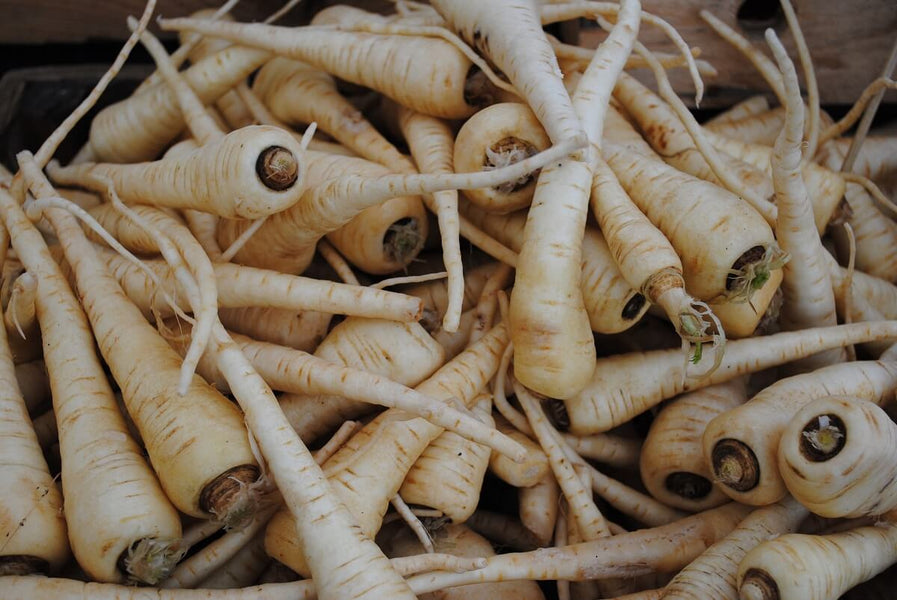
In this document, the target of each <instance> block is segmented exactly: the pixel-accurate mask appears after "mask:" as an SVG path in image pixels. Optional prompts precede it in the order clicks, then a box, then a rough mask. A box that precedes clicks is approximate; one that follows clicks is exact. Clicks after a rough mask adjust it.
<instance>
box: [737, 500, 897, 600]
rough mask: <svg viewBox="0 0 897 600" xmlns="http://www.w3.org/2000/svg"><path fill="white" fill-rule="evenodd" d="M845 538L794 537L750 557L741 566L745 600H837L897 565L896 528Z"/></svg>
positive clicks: (862, 530)
mask: <svg viewBox="0 0 897 600" xmlns="http://www.w3.org/2000/svg"><path fill="white" fill-rule="evenodd" d="M895 516H897V515H894V514H893V513H891V514H890V515H888V516H887V517H886V519H885V520H884V521H882V522H880V523H878V524H876V525H873V526H867V527H858V528H856V529H851V530H849V531H845V532H843V533H835V534H830V535H809V534H800V533H790V534H787V535H783V536H780V537H777V538H775V539H773V540H767V541H765V542H763V543H762V544H760V545H759V546H757V547H756V548H754V549H753V550H751V551H750V552H748V554H747V555H746V556H745V557H744V559H743V560H742V561H741V563H740V564H739V567H738V593H739V594H740V598H741V599H742V600H792V599H793V600H798V599H799V600H836V599H837V598H839V597H840V596H841V595H842V594H843V593H844V592H846V591H847V590H849V589H850V588H852V587H854V586H855V585H857V584H859V583H861V582H863V581H866V580H867V579H870V578H872V577H873V576H875V575H876V574H878V573H880V572H882V571H884V570H885V569H886V568H888V567H889V566H891V565H892V564H894V562H895V561H897V523H895V522H894V520H893V519H894V517H895Z"/></svg>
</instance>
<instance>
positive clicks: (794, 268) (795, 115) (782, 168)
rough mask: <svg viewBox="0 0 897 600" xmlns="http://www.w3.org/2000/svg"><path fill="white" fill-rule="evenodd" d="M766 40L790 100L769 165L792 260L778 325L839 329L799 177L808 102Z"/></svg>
mask: <svg viewBox="0 0 897 600" xmlns="http://www.w3.org/2000/svg"><path fill="white" fill-rule="evenodd" d="M766 41H767V43H768V44H769V46H770V48H771V49H772V53H773V56H774V57H775V59H776V62H777V63H778V65H779V69H780V70H781V72H782V81H783V84H784V87H785V100H786V104H785V122H784V124H783V128H782V131H781V133H780V134H779V135H778V137H777V138H776V142H775V146H774V151H773V156H772V163H771V166H772V181H773V186H774V187H775V203H776V208H778V214H777V217H776V225H775V230H776V240H777V241H778V243H779V247H781V249H782V250H783V251H784V252H787V253H788V255H789V257H790V258H789V259H788V262H786V263H785V265H784V266H783V267H782V271H783V275H784V277H783V279H782V286H781V287H782V293H783V297H782V308H781V310H780V312H779V322H780V323H781V325H782V328H783V329H785V330H799V329H806V328H808V327H822V326H829V325H837V324H838V316H837V314H836V312H835V295H834V293H833V291H832V281H831V277H830V276H829V271H828V266H827V264H826V253H827V250H826V249H825V248H824V247H823V245H822V240H821V238H820V237H819V234H818V233H817V231H816V225H815V221H814V217H813V205H812V204H811V202H810V197H809V195H808V193H807V188H806V186H805V185H804V182H803V178H802V176H801V168H800V166H801V162H802V145H803V143H804V141H803V134H804V103H803V100H802V99H801V95H800V86H799V84H798V81H797V73H796V71H795V69H794V65H793V64H792V62H791V60H790V59H789V58H788V54H787V52H786V51H785V48H784V47H783V46H782V43H781V42H780V41H779V39H778V38H777V37H776V35H775V33H774V32H773V30H772V29H767V31H766ZM808 152H811V150H808ZM842 359H843V350H842V349H840V348H835V349H833V350H829V351H826V352H822V353H819V354H816V355H813V356H812V357H809V358H806V359H803V360H801V361H798V362H797V363H796V364H793V365H791V366H790V368H795V369H803V370H807V371H812V370H813V369H815V368H818V367H822V366H825V365H830V364H835V363H838V362H841V360H842Z"/></svg>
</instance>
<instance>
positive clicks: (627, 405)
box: [564, 321, 897, 435]
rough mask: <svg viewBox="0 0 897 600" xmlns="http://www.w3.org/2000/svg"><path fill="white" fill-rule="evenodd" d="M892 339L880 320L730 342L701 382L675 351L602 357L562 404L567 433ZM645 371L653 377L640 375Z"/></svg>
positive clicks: (892, 325)
mask: <svg viewBox="0 0 897 600" xmlns="http://www.w3.org/2000/svg"><path fill="white" fill-rule="evenodd" d="M894 338H897V322H893V321H878V322H866V323H852V324H849V325H838V326H835V327H814V328H812V329H805V330H803V331H785V332H781V333H776V334H772V335H766V336H760V337H754V338H745V339H741V340H731V341H730V342H729V343H728V344H726V352H725V355H724V356H723V359H722V362H721V363H720V365H719V367H718V368H717V369H716V370H715V371H714V372H713V373H711V374H710V375H709V376H707V377H705V378H703V379H694V378H688V377H687V376H686V375H687V372H688V368H687V365H686V363H685V361H684V360H683V357H682V352H681V351H680V350H679V349H671V350H652V351H648V352H630V353H626V354H618V355H615V356H609V357H606V358H601V359H600V360H599V361H598V363H597V365H596V368H595V371H594V373H593V374H592V378H591V380H590V381H589V384H588V385H587V386H586V387H585V388H584V389H583V391H582V392H580V393H579V394H577V395H576V396H574V397H573V398H569V399H567V400H565V401H564V404H565V405H566V407H567V413H568V414H569V416H570V431H571V433H574V434H576V435H587V434H591V433H599V432H603V431H608V430H610V429H613V428H614V427H616V426H617V425H622V424H623V423H625V422H626V421H628V420H630V419H632V418H633V417H635V416H636V415H639V414H641V413H643V412H644V411H646V410H648V409H649V408H651V407H652V406H655V405H657V404H658V403H660V402H661V401H663V400H666V399H669V398H672V397H674V396H676V395H678V394H681V393H683V392H687V391H691V390H696V389H699V388H702V387H707V386H710V385H713V384H716V383H722V382H724V381H728V380H730V379H733V378H735V377H738V376H740V375H746V374H748V373H754V372H758V371H761V370H763V369H766V368H769V367H773V366H777V365H781V364H784V363H787V362H790V361H792V360H796V359H798V358H802V357H804V356H809V355H811V354H814V353H816V352H821V351H823V350H828V349H831V348H839V347H842V346H845V345H848V344H855V343H860V342H866V341H874V340H882V339H894ZM645 372H650V373H652V376H651V377H644V376H643V375H642V374H643V373H645ZM730 412H731V411H730Z"/></svg>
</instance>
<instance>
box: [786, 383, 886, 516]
mask: <svg viewBox="0 0 897 600" xmlns="http://www.w3.org/2000/svg"><path fill="white" fill-rule="evenodd" d="M895 452H897V425H895V424H894V422H893V421H892V420H891V419H890V417H889V416H888V414H887V413H886V412H885V411H884V410H883V409H882V408H879V407H878V406H876V405H875V404H874V403H872V402H869V401H868V400H865V399H862V398H853V397H850V396H828V397H824V398H819V399H817V400H814V401H813V402H810V403H809V404H807V405H806V406H804V407H803V408H802V409H800V410H799V411H798V412H797V413H796V414H795V415H794V417H793V419H792V420H791V422H790V423H789V424H788V426H787V427H786V428H785V430H784V431H783V432H782V439H781V441H780V442H779V449H778V456H779V463H778V464H779V469H780V470H781V473H782V478H783V479H784V480H785V485H786V486H787V487H788V491H790V492H791V494H792V495H793V496H794V497H795V498H797V499H798V500H799V501H800V502H801V503H802V504H804V505H805V506H806V507H807V508H809V509H810V510H811V511H813V512H814V513H815V514H818V515H822V516H824V517H859V516H864V515H880V514H883V513H885V512H888V511H890V510H891V509H893V508H894V507H897V471H895V465H894V462H893V461H892V460H891V459H892V457H893V456H894V453H895Z"/></svg>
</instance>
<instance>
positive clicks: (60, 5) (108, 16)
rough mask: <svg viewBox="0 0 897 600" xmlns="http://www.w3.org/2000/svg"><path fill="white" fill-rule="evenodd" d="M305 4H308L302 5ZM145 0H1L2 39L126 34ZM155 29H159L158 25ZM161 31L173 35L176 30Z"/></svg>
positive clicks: (247, 5)
mask: <svg viewBox="0 0 897 600" xmlns="http://www.w3.org/2000/svg"><path fill="white" fill-rule="evenodd" d="M284 1H285V0H251V1H245V0H244V1H243V2H240V3H238V4H237V6H236V8H235V9H234V12H233V14H234V16H235V17H236V18H237V19H239V20H241V21H255V20H262V19H264V18H265V17H267V16H268V15H270V14H271V13H273V12H274V11H276V10H277V9H278V8H280V7H281V6H283V4H284ZM222 2H223V0H158V2H157V4H156V11H155V12H156V14H157V15H162V16H166V17H175V16H186V15H189V14H190V13H192V12H194V11H197V10H200V9H204V8H217V7H218V6H220V5H221V4H222ZM303 4H305V5H306V6H303ZM307 4H308V3H307V1H306V2H300V4H299V6H298V7H297V8H296V9H295V12H294V13H292V14H291V15H289V17H288V18H287V19H285V21H284V22H287V23H290V22H292V23H295V22H297V21H298V20H299V19H301V18H303V16H304V14H305V11H306V10H308V9H307ZM144 6H145V2H143V1H141V0H93V1H85V0H75V1H67V0H29V1H28V2H23V1H22V0H0V15H2V17H3V18H2V19H0V44H43V43H83V42H88V41H90V40H94V39H110V40H124V39H126V38H127V37H128V34H129V31H128V27H127V25H126V24H125V20H126V19H127V17H128V15H134V16H135V17H137V16H140V14H141V13H142V12H143V9H144ZM154 30H155V31H156V32H157V33H158V30H157V28H154ZM162 37H164V38H171V37H173V34H168V33H166V34H164V35H163V36H162Z"/></svg>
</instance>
